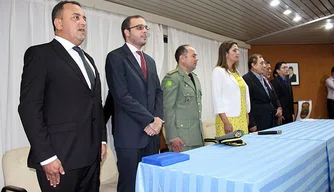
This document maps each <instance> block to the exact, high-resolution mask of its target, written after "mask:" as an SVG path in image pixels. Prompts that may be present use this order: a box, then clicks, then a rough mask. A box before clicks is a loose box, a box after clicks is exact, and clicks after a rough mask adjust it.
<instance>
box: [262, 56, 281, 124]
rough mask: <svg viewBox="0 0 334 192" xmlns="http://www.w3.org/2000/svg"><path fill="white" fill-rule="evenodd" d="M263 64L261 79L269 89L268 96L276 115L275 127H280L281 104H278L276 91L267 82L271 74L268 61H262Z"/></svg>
mask: <svg viewBox="0 0 334 192" xmlns="http://www.w3.org/2000/svg"><path fill="white" fill-rule="evenodd" d="M264 63H265V68H264V70H263V79H264V80H265V82H266V83H267V85H268V87H269V89H270V90H271V91H272V92H271V94H270V97H271V101H272V103H273V105H274V107H275V109H276V114H275V117H276V118H275V123H274V124H275V125H281V124H282V111H283V109H282V107H281V103H280V102H279V99H278V97H277V95H276V91H275V89H274V87H273V85H272V84H271V83H270V82H269V80H268V79H269V78H270V74H271V65H270V62H269V61H264Z"/></svg>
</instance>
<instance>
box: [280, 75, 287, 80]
mask: <svg viewBox="0 0 334 192" xmlns="http://www.w3.org/2000/svg"><path fill="white" fill-rule="evenodd" d="M278 76H280V75H278ZM280 77H281V78H282V80H283V81H286V78H285V77H283V76H280Z"/></svg>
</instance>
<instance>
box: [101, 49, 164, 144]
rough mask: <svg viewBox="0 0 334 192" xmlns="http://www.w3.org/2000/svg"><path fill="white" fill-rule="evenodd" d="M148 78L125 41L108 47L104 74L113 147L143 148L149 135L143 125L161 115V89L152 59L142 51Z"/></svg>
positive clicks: (157, 137)
mask: <svg viewBox="0 0 334 192" xmlns="http://www.w3.org/2000/svg"><path fill="white" fill-rule="evenodd" d="M144 58H145V61H146V68H147V80H145V79H144V75H143V73H142V71H141V68H140V66H139V63H138V62H137V60H136V58H135V57H134V56H133V54H132V53H131V51H130V49H129V48H128V46H127V45H126V44H124V45H123V46H122V47H120V48H118V49H116V50H113V51H111V52H110V53H109V54H108V56H107V59H106V66H105V68H106V77H107V82H108V86H109V90H110V92H111V94H112V97H113V101H114V109H115V115H114V117H113V121H115V125H114V127H113V136H114V144H115V147H120V148H144V147H145V146H146V145H147V144H148V142H149V141H150V139H156V143H159V135H155V136H153V137H151V136H148V135H147V134H146V133H145V132H144V129H145V127H146V126H147V125H148V124H150V123H151V122H153V120H154V117H160V118H161V119H162V117H163V113H162V110H163V105H162V90H161V88H160V81H159V78H158V75H157V70H156V65H155V62H154V60H153V59H152V58H151V57H150V56H149V55H147V54H145V53H144Z"/></svg>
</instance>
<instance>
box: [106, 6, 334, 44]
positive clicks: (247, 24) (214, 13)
mask: <svg viewBox="0 0 334 192" xmlns="http://www.w3.org/2000/svg"><path fill="white" fill-rule="evenodd" d="M106 1H109V2H113V3H116V4H120V5H124V6H127V7H131V8H135V9H139V10H142V11H145V12H149V13H153V14H156V15H160V16H163V17H166V18H169V19H173V20H176V21H179V22H183V23H187V24H189V25H192V26H195V27H198V28H202V29H205V30H207V31H211V32H213V33H216V34H219V35H223V36H226V37H230V38H233V39H237V40H240V41H244V42H246V43H249V44H251V45H262V44H263V45H265V44H318V43H334V28H332V29H331V30H325V28H324V25H325V24H326V23H327V22H331V23H332V24H334V0H280V4H279V5H278V6H276V7H272V6H270V2H271V0H106ZM286 8H289V9H290V10H291V11H292V13H291V14H289V15H284V14H283V12H284V11H285V10H286ZM296 13H298V14H299V15H300V16H301V20H300V21H298V22H294V21H293V18H294V16H295V14H296Z"/></svg>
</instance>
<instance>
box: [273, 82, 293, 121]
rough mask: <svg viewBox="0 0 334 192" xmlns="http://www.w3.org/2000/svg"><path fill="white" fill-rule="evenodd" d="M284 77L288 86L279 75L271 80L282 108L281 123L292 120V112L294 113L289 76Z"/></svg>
mask: <svg viewBox="0 0 334 192" xmlns="http://www.w3.org/2000/svg"><path fill="white" fill-rule="evenodd" d="M286 79H287V81H288V87H287V86H286V85H285V83H284V81H283V79H282V78H281V77H280V76H278V77H276V78H275V79H273V80H272V81H271V84H272V85H273V87H274V89H275V91H276V94H277V97H278V99H279V101H280V103H281V106H282V109H283V117H284V119H285V120H283V123H289V122H292V114H294V107H293V92H292V87H291V83H290V81H289V78H286Z"/></svg>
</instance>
